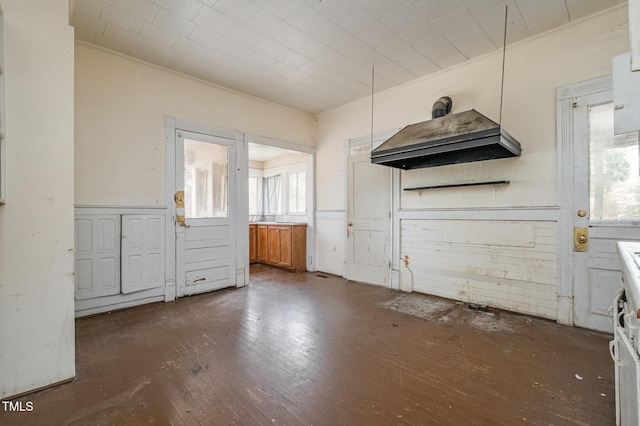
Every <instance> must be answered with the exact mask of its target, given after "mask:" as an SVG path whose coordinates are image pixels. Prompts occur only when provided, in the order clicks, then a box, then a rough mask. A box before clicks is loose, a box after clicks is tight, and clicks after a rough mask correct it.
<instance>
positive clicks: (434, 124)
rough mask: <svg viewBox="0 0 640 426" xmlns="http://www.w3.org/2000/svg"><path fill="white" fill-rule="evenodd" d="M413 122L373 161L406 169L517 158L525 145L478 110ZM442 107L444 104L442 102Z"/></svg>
mask: <svg viewBox="0 0 640 426" xmlns="http://www.w3.org/2000/svg"><path fill="white" fill-rule="evenodd" d="M443 99H446V100H448V102H449V104H448V106H446V112H449V111H450V108H451V106H450V103H451V100H450V98H441V99H439V100H438V102H436V104H434V110H433V113H434V117H436V118H433V119H431V120H428V121H424V122H422V123H416V124H411V125H409V126H406V127H405V128H403V129H402V130H400V131H399V132H398V133H396V134H395V135H394V136H393V137H391V138H390V139H389V140H387V141H386V142H384V143H383V144H382V145H380V146H379V147H377V148H376V149H374V150H373V151H372V152H371V162H372V163H374V164H381V165H384V166H389V167H395V168H398V169H403V170H411V169H420V168H426V167H436V166H444V165H446V164H458V163H469V162H473V161H483V160H493V159H497V158H507V157H517V156H519V155H520V152H521V148H520V144H519V143H518V141H516V140H515V139H514V138H513V137H511V136H510V135H509V134H508V133H507V132H506V131H504V129H502V128H501V126H500V125H499V124H497V123H496V122H494V121H493V120H490V119H488V118H487V117H485V116H484V115H482V114H480V113H479V112H478V111H476V110H474V109H472V110H470V111H465V112H460V113H457V114H451V115H443V116H438V115H441V114H443V113H442V111H436V106H437V105H438V104H439V103H440V104H442V102H441V100H443ZM440 106H442V105H440Z"/></svg>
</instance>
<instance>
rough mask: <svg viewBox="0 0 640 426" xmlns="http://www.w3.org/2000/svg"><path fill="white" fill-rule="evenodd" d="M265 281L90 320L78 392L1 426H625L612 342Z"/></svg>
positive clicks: (424, 305)
mask: <svg viewBox="0 0 640 426" xmlns="http://www.w3.org/2000/svg"><path fill="white" fill-rule="evenodd" d="M252 272H254V273H253V275H252V284H251V285H250V286H249V287H248V288H243V289H231V290H223V291H219V292H215V293H210V294H205V295H200V296H195V297H189V298H185V299H181V300H178V301H176V302H172V303H156V304H151V305H146V306H142V307H138V308H132V309H128V310H124V311H119V312H114V313H110V314H104V315H99V316H95V317H90V318H84V319H79V320H77V321H76V346H77V355H76V356H77V378H76V380H75V381H74V382H72V383H68V384H65V385H61V386H58V387H55V388H52V389H48V390H45V391H41V392H39V393H36V394H32V395H28V396H25V397H23V398H21V399H20V400H21V401H23V402H26V401H31V402H32V403H33V407H34V409H33V411H32V412H28V413H4V412H2V410H0V424H2V425H7V424H36V425H63V424H91V425H100V424H104V425H110V424H149V423H154V424H161V425H162V424H176V425H182V424H185V425H191V424H204V425H209V424H211V425H217V424H220V425H228V424H239V425H243V424H246V425H253V424H261V425H282V424H288V425H386V424H396V425H405V424H408V425H520V424H536V425H538V424H540V425H556V426H557V425H612V424H614V423H615V408H614V390H613V364H612V361H611V359H610V358H609V354H608V348H607V342H608V340H609V339H610V336H608V335H605V334H600V333H594V332H590V331H585V330H582V329H578V328H571V327H565V326H560V325H557V324H555V323H553V322H550V321H546V320H541V319H537V318H530V317H526V316H520V315H514V314H510V313H506V312H493V313H487V312H479V311H476V310H471V309H469V307H468V306H467V305H461V304H456V303H454V302H451V301H443V300H438V299H435V298H430V297H424V296H421V295H408V294H403V293H398V292H394V291H391V290H388V289H383V288H379V287H374V286H368V285H363V284H358V283H354V282H347V281H346V280H343V279H340V278H336V277H326V278H323V277H322V276H320V275H321V274H313V273H306V274H294V273H290V272H284V271H279V270H275V269H271V268H268V267H264V266H258V267H254V268H253V269H252ZM406 312H411V313H413V315H411V314H407V313H406ZM52 362H55V361H54V360H52Z"/></svg>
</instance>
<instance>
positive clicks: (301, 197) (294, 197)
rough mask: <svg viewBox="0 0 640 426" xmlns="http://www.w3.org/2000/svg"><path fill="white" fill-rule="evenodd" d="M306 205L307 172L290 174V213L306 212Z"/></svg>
mask: <svg viewBox="0 0 640 426" xmlns="http://www.w3.org/2000/svg"><path fill="white" fill-rule="evenodd" d="M306 210H307V205H306V173H305V172H296V173H291V174H289V213H304V212H305V211H306Z"/></svg>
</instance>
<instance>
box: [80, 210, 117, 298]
mask: <svg viewBox="0 0 640 426" xmlns="http://www.w3.org/2000/svg"><path fill="white" fill-rule="evenodd" d="M120 220H121V217H120V215H119V214H102V215H89V214H79V215H76V217H75V298H76V300H83V299H92V298H95V297H102V296H112V295H114V294H118V293H120Z"/></svg>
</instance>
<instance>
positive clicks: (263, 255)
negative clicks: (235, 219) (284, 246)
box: [257, 225, 269, 263]
mask: <svg viewBox="0 0 640 426" xmlns="http://www.w3.org/2000/svg"><path fill="white" fill-rule="evenodd" d="M257 228H258V239H257V242H258V262H260V263H268V262H269V257H268V256H267V249H268V248H269V244H268V239H267V236H268V230H269V227H268V226H267V225H258V226H257Z"/></svg>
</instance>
